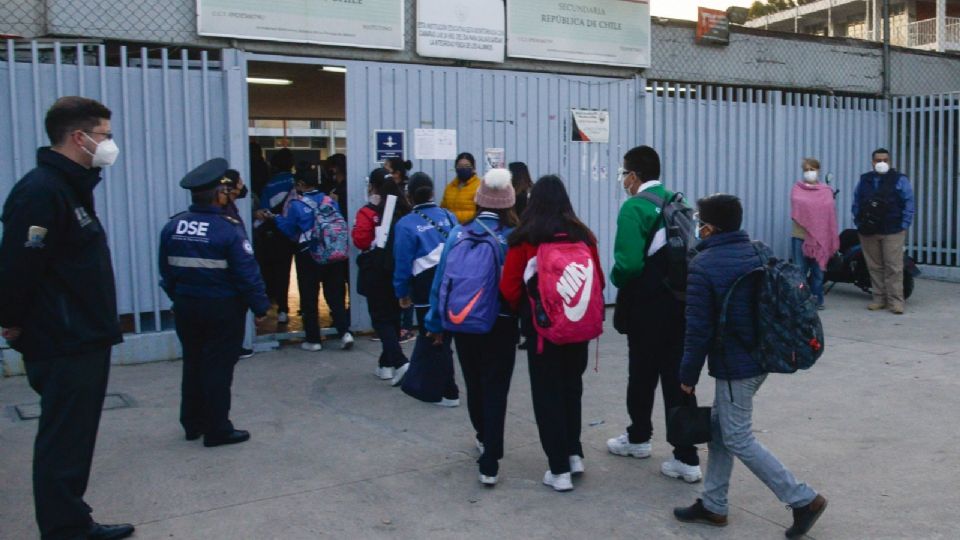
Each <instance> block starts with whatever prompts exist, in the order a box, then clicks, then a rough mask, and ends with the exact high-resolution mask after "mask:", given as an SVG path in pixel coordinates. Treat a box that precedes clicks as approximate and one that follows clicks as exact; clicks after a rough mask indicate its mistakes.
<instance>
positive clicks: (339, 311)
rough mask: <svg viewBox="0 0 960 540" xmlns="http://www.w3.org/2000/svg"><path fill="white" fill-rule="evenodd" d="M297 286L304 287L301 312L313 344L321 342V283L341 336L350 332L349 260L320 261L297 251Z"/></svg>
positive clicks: (307, 335) (302, 288)
mask: <svg viewBox="0 0 960 540" xmlns="http://www.w3.org/2000/svg"><path fill="white" fill-rule="evenodd" d="M296 261H297V287H298V288H299V289H300V312H301V313H302V315H303V331H304V333H306V340H307V342H309V343H320V341H321V337H320V285H323V298H324V300H326V301H327V305H328V306H330V315H331V317H332V318H333V326H334V327H335V328H336V329H337V335H338V336H343V334H345V333H347V332H349V331H350V316H349V314H348V313H347V307H346V305H347V268H348V267H347V261H342V262H335V263H330V264H323V265H320V264H317V263H316V262H314V260H313V257H311V256H310V254H309V253H307V252H305V251H301V252H300V253H297V257H296Z"/></svg>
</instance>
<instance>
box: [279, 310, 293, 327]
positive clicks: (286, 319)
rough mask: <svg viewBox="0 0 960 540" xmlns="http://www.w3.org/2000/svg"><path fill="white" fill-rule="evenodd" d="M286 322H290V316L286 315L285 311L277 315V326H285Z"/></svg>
mask: <svg viewBox="0 0 960 540" xmlns="http://www.w3.org/2000/svg"><path fill="white" fill-rule="evenodd" d="M288 322H290V316H289V315H287V312H286V311H281V312H280V313H277V324H287V323H288Z"/></svg>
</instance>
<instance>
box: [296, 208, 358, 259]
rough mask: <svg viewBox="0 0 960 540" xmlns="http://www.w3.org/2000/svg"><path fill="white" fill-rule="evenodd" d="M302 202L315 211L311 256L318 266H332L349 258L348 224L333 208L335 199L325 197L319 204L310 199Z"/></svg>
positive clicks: (311, 234) (311, 233) (311, 236)
mask: <svg viewBox="0 0 960 540" xmlns="http://www.w3.org/2000/svg"><path fill="white" fill-rule="evenodd" d="M300 201H301V202H303V203H304V204H306V205H307V207H308V208H310V210H312V211H313V217H314V220H313V230H312V231H311V232H310V256H311V257H313V260H314V261H316V263H317V264H330V263H334V262H338V261H345V260H347V259H348V258H349V256H350V255H349V249H350V246H349V245H348V241H349V240H348V239H349V237H350V229H349V227H347V222H346V220H345V219H343V216H341V215H340V212H338V211H337V209H336V208H334V206H333V199H332V198H330V196H329V195H324V196H323V200H322V201H320V203H319V204H317V202H316V201H314V200H313V199H311V198H310V197H301V198H300Z"/></svg>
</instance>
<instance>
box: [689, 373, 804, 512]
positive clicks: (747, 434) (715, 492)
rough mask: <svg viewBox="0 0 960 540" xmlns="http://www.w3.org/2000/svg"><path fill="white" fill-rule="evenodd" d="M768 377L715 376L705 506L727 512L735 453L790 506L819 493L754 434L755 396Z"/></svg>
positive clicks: (800, 504)
mask: <svg viewBox="0 0 960 540" xmlns="http://www.w3.org/2000/svg"><path fill="white" fill-rule="evenodd" d="M766 378H767V376H766V375H760V376H758V377H752V378H749V379H739V380H735V381H726V380H721V379H717V380H716V381H717V382H716V394H715V397H714V400H713V411H712V418H711V420H712V427H713V440H711V441H710V444H709V449H710V456H709V459H708V460H707V475H706V477H705V478H704V481H703V506H704V508H706V509H707V510H709V511H711V512H713V513H715V514H720V515H724V516H725V515H727V491H728V490H729V488H730V474H731V473H732V472H733V458H734V456H736V457H737V458H739V459H740V461H742V462H743V464H744V465H746V466H747V468H748V469H750V472H752V473H753V474H754V475H755V476H756V477H757V478H759V479H760V481H762V482H763V483H764V484H766V486H767V487H768V488H770V490H771V491H773V493H774V494H775V495H776V496H777V498H778V499H780V501H781V502H783V503H784V504H788V505H790V507H791V508H799V507H801V506H805V505H807V504H810V503H811V502H813V499H814V498H816V496H817V493H816V492H815V491H814V490H812V489H810V487H809V486H807V485H806V484H803V483H801V482H798V481H797V479H796V478H794V476H793V473H791V472H790V471H789V470H788V469H787V468H786V467H784V466H783V464H782V463H780V461H779V460H778V459H777V457H776V456H774V455H773V454H772V453H770V451H769V450H767V449H766V448H765V447H764V446H763V445H762V444H760V441H758V440H757V439H756V437H754V436H753V431H752V429H751V424H752V420H753V396H754V394H756V393H757V390H759V389H760V385H761V384H763V381H764V380H765V379H766ZM731 389H732V391H733V394H732V396H731Z"/></svg>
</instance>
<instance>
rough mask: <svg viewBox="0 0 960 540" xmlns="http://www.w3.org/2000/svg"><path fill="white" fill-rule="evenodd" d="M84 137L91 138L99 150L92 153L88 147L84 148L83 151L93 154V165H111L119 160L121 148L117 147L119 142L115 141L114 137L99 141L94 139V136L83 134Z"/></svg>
mask: <svg viewBox="0 0 960 540" xmlns="http://www.w3.org/2000/svg"><path fill="white" fill-rule="evenodd" d="M83 136H84V137H86V138H88V139H90V142H93V143H96V145H97V150H96V151H95V152H93V153H91V152H90V151H89V150H87V149H86V148H83V151H84V152H86V153H88V154H90V155H91V156H93V163H91V165H92V166H93V167H109V166H111V165H113V164H114V162H115V161H117V157H118V156H119V155H120V148H118V147H117V143H115V142H113V139H104V140H102V141H100V142H99V143H97V141H95V140H93V137H91V136H89V135H87V134H86V133H84V134H83Z"/></svg>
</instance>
